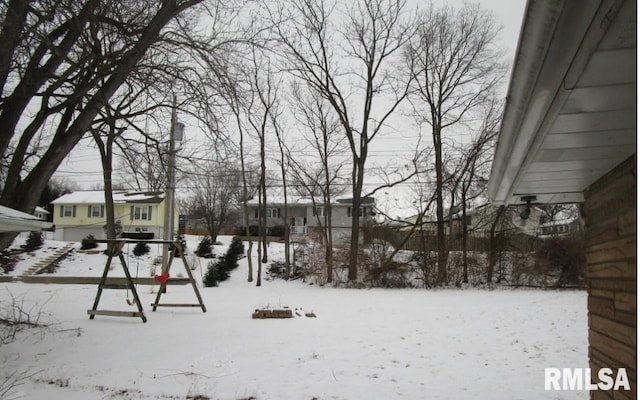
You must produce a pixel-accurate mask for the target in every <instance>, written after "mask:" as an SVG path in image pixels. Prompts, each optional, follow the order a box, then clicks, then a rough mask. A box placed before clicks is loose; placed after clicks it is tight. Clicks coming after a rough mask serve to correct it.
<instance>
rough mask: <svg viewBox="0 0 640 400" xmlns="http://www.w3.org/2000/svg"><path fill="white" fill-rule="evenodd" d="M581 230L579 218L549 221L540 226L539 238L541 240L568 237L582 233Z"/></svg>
mask: <svg viewBox="0 0 640 400" xmlns="http://www.w3.org/2000/svg"><path fill="white" fill-rule="evenodd" d="M580 229H581V227H580V221H579V220H578V219H577V218H574V219H560V220H556V221H547V222H543V223H541V224H540V228H539V229H538V236H539V237H541V238H547V237H552V236H567V235H569V234H571V233H574V232H578V231H580Z"/></svg>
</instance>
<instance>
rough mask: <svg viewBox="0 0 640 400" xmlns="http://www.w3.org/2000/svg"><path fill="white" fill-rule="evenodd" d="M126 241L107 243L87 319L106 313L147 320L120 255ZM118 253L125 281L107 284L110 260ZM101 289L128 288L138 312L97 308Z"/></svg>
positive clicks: (112, 315) (127, 269)
mask: <svg viewBox="0 0 640 400" xmlns="http://www.w3.org/2000/svg"><path fill="white" fill-rule="evenodd" d="M125 243H126V242H124V241H122V242H119V243H118V246H117V247H116V246H112V245H109V247H108V248H109V258H107V263H106V264H105V266H104V272H103V273H102V278H100V283H99V284H98V293H97V294H96V299H95V301H94V302H93V308H91V310H87V314H89V319H94V317H95V316H96V315H106V316H111V317H140V318H142V322H147V317H146V316H145V315H144V310H143V309H142V303H141V302H140V297H138V292H137V291H136V287H135V284H134V282H133V279H132V278H131V274H130V273H129V268H128V266H127V263H126V260H125V259H124V256H123V255H122V249H123V248H124V245H125ZM116 253H117V254H118V258H119V259H120V263H121V264H122V268H123V269H124V274H125V276H126V279H127V283H126V284H125V285H115V284H114V285H108V284H107V275H108V274H109V269H110V267H111V262H112V261H113V256H114V255H115V254H116ZM103 289H129V290H131V292H132V293H133V299H134V302H135V304H136V306H137V307H138V312H131V311H113V310H98V304H99V303H100V297H101V296H102V290H103Z"/></svg>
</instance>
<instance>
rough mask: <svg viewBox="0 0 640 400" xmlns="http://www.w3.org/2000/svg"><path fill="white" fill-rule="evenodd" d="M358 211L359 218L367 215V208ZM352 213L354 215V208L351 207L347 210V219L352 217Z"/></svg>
mask: <svg viewBox="0 0 640 400" xmlns="http://www.w3.org/2000/svg"><path fill="white" fill-rule="evenodd" d="M358 210H359V211H360V212H359V213H358V215H359V216H361V217H362V216H365V215H366V211H367V208H366V207H360V208H359V209H358ZM351 213H352V208H351V207H349V208H347V217H351V215H352V214H351Z"/></svg>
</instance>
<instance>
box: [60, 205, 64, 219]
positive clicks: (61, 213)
mask: <svg viewBox="0 0 640 400" xmlns="http://www.w3.org/2000/svg"><path fill="white" fill-rule="evenodd" d="M62 217H64V204H60V218H62Z"/></svg>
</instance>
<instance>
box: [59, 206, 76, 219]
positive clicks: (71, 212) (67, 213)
mask: <svg viewBox="0 0 640 400" xmlns="http://www.w3.org/2000/svg"><path fill="white" fill-rule="evenodd" d="M60 216H61V217H69V218H74V217H75V216H76V206H72V205H62V206H60Z"/></svg>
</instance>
